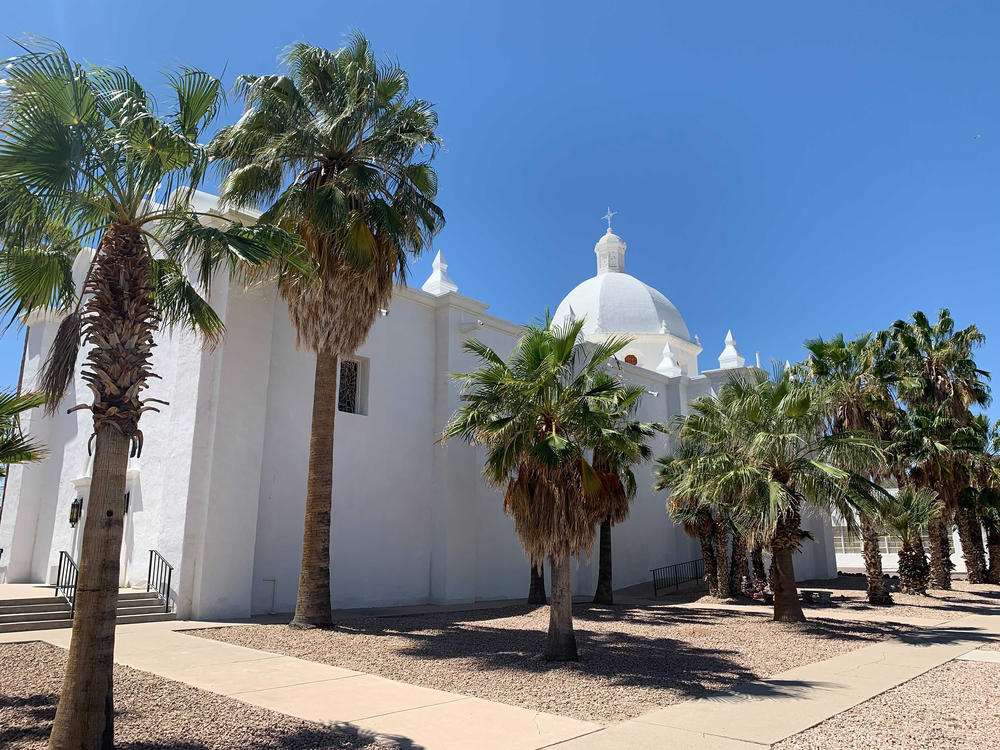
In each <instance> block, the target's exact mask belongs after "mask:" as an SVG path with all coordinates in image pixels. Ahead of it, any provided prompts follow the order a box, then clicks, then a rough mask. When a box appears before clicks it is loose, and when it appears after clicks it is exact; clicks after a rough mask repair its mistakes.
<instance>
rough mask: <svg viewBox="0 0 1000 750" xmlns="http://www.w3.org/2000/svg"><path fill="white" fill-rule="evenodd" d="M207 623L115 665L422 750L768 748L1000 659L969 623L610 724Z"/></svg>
mask: <svg viewBox="0 0 1000 750" xmlns="http://www.w3.org/2000/svg"><path fill="white" fill-rule="evenodd" d="M206 625H207V624H206V623H195V622H183V621H181V622H176V621H175V622H160V623H145V624H136V625H124V626H121V627H119V628H118V631H117V638H116V648H115V661H116V662H118V663H119V664H126V665H128V666H131V667H134V668H136V669H141V670H144V671H147V672H152V673H154V674H158V675H161V676H163V677H166V678H168V679H172V680H178V681H180V682H184V683H187V684H189V685H192V686H194V687H198V688H201V689H203V690H208V691H211V692H215V693H219V694H221V695H227V696H231V697H233V698H236V699H238V700H241V701H244V702H246V703H250V704H253V705H257V706H262V707H264V708H268V709H271V710H274V711H279V712H281V713H285V714H289V715H291V716H296V717H299V718H302V719H308V720H312V721H318V722H324V723H331V724H344V725H349V726H351V727H355V728H358V729H363V730H367V731H370V732H374V733H377V734H381V735H384V736H386V737H391V738H395V739H396V740H397V741H398V743H399V746H400V747H401V748H413V749H414V750H416V749H417V748H426V750H493V749H496V750H508V749H509V750H540V749H541V748H559V750H653V748H656V750H661V749H662V748H671V749H672V750H688V749H691V750H694V749H695V748H699V749H720V750H736V749H738V748H756V749H757V750H760V749H761V748H768V747H770V746H771V745H772V744H773V743H775V742H779V741H780V740H783V739H785V738H786V737H789V736H791V735H793V734H797V733H798V732H801V731H803V730H805V729H808V728H809V727H811V726H813V725H815V724H817V723H819V722H821V721H823V720H824V719H827V718H829V717H831V716H834V715H836V714H838V713H841V712H842V711H845V710H847V709H849V708H851V707H852V706H855V705H857V704H858V703H862V702H863V701H866V700H868V699H869V698H872V697H874V696H875V695H878V694H879V693H882V692H884V691H885V690H888V689H890V688H892V687H895V686H896V685H899V684H901V683H903V682H906V681H908V680H910V679H913V678H914V677H916V676H918V675H920V674H922V673H924V672H926V671H927V670H929V669H932V668H934V667H936V666H939V665H941V664H944V663H945V662H948V661H951V660H952V659H955V658H966V659H990V660H992V658H993V655H994V654H1000V652H992V651H980V650H978V648H979V646H981V645H982V644H983V643H985V642H988V641H992V640H1000V616H997V615H969V616H966V617H962V618H960V619H956V620H953V621H951V622H948V623H946V624H944V625H940V626H935V627H930V628H925V629H923V630H919V631H917V632H916V633H914V634H913V635H909V636H906V637H905V638H901V639H892V640H888V641H884V642H881V643H877V644H875V645H872V646H868V647H865V648H862V649H858V650H856V651H852V652H849V653H846V654H841V655H839V656H836V657H833V658H831V659H826V660H824V661H820V662H815V663H813V664H807V665H804V666H801V667H797V668H795V669H792V670H789V671H787V672H783V673H781V674H779V675H775V676H774V677H772V678H769V679H766V680H758V681H755V682H752V683H746V684H743V685H738V686H736V687H734V688H733V689H731V690H728V691H725V692H722V693H718V694H716V695H711V696H707V697H705V698H700V699H696V700H691V701H686V702H684V703H677V704H674V705H671V706H667V707H665V708H662V709H659V710H657V711H653V712H651V713H649V714H646V715H644V716H640V717H638V718H636V719H633V720H631V721H628V722H625V723H623V724H617V725H613V726H610V727H602V726H600V725H598V724H594V723H591V722H584V721H578V720H576V719H570V718H566V717H562V716H556V715H553V714H546V713H541V712H536V711H530V710H527V709H523V708H518V707H515V706H508V705H505V704H501V703H494V702H491V701H486V700H481V699H479V698H470V697H468V696H464V695H459V694H456V693H448V692H444V691H441V690H431V689H429V688H424V687H419V686H417V685H410V684H407V683H402V682H396V681H393V680H387V679H384V678H381V677H375V676H373V675H368V674H364V673H361V672H355V671H352V670H349V669H341V668H339V667H333V666H329V665H325V664H319V663H317V662H311V661H306V660H302V659H295V658H292V657H287V656H280V655H277V654H272V653H268V652H265V651H256V650H253V649H248V648H243V647H241V646H234V645H231V644H228V643H223V642H220V641H214V640H209V639H203V638H197V637H192V636H189V635H185V634H184V632H183V631H184V630H185V629H192V628H200V627H206ZM213 625H217V624H212V625H208V626H209V627H211V626H213ZM69 638H70V631H69V630H44V631H35V632H27V633H3V634H0V642H5V641H7V642H10V641H19V640H20V641H26V640H43V641H46V642H48V643H51V644H54V645H57V646H62V647H64V648H65V647H68V645H69Z"/></svg>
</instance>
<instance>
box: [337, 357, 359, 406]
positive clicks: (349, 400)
mask: <svg viewBox="0 0 1000 750" xmlns="http://www.w3.org/2000/svg"><path fill="white" fill-rule="evenodd" d="M337 409H338V410H340V411H346V412H347V413H348V414H357V413H358V363H357V362H355V361H354V360H351V359H345V360H342V361H341V363H340V387H339V389H338V393H337Z"/></svg>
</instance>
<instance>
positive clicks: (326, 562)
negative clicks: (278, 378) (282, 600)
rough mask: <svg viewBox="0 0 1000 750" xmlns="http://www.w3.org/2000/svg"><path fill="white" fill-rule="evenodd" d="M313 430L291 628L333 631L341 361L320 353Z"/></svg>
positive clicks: (310, 440) (317, 361)
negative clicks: (336, 430)
mask: <svg viewBox="0 0 1000 750" xmlns="http://www.w3.org/2000/svg"><path fill="white" fill-rule="evenodd" d="M314 384H315V385H314V387H313V408H312V430H311V433H310V436H309V479H308V482H307V484H306V518H305V529H304V531H303V534H302V568H301V569H300V571H299V591H298V596H297V598H296V600H295V617H294V619H293V620H292V622H291V625H292V626H293V627H300V628H314V627H329V626H330V625H332V624H333V612H332V610H331V604H330V515H331V513H332V508H333V430H334V424H335V421H336V417H337V355H336V354H334V353H332V352H329V351H319V352H317V353H316V373H315V376H314Z"/></svg>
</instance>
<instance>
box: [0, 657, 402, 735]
mask: <svg viewBox="0 0 1000 750" xmlns="http://www.w3.org/2000/svg"><path fill="white" fill-rule="evenodd" d="M0 663H2V664H3V678H2V679H0V747H2V748H5V749H9V750H43V749H44V748H45V747H46V746H47V745H48V738H49V732H50V731H51V729H52V719H53V717H54V716H55V713H56V705H57V703H58V701H59V691H60V688H61V687H62V679H63V673H64V672H65V670H66V651H64V650H63V649H61V648H57V647H56V646H50V645H49V644H47V643H39V642H33V643H0ZM115 708H116V717H115V747H117V748H124V749H127V750H231V748H241V750H290V749H292V748H303V749H305V748H309V749H310V750H375V748H384V747H385V746H384V745H380V744H377V743H376V742H375V741H374V739H373V738H372V737H370V736H364V735H360V734H354V733H353V732H352V730H351V729H350V728H349V727H345V728H342V729H336V728H328V727H324V726H322V725H320V724H315V723H312V722H306V721H302V720H300V719H294V718H292V717H290V716H285V715H283V714H279V713H275V712H274V711H267V710H266V709H262V708H257V707H256V706H250V705H247V704H246V703H241V702H239V701H237V700H234V699H232V698H226V697H224V696H221V695H216V694H215V693H209V692H206V691H204V690H198V689H197V688H193V687H191V686H189V685H185V684H183V683H180V682H173V681H172V680H166V679H164V678H162V677H157V676H156V675H152V674H149V673H147V672H140V671H138V670H135V669H130V668H129V667H123V666H120V665H115ZM352 735H353V736H352Z"/></svg>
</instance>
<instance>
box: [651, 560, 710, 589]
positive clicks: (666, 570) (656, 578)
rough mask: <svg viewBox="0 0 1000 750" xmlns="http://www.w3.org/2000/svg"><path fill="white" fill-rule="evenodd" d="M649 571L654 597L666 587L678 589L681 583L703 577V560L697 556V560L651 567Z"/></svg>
mask: <svg viewBox="0 0 1000 750" xmlns="http://www.w3.org/2000/svg"><path fill="white" fill-rule="evenodd" d="M649 572H650V573H652V574H653V596H654V597H655V596H656V595H657V594H658V593H660V592H661V591H665V590H667V589H673V590H674V591H676V590H678V589H679V588H680V586H681V584H682V583H687V582H688V581H699V580H702V579H704V578H705V561H704V560H703V559H701V558H700V557H699V558H698V559H697V560H689V561H688V562H682V563H677V564H676V565H665V566H664V567H662V568H653V569H652V570H651V571H649Z"/></svg>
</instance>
